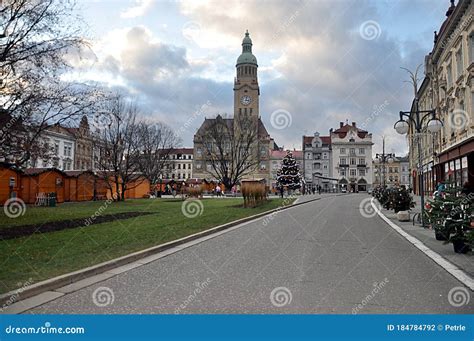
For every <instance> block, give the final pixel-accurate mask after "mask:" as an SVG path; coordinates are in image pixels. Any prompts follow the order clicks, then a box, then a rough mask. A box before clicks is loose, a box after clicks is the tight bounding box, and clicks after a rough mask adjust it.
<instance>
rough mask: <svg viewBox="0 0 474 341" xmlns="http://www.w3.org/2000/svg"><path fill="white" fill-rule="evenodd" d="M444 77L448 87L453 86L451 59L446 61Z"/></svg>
mask: <svg viewBox="0 0 474 341" xmlns="http://www.w3.org/2000/svg"><path fill="white" fill-rule="evenodd" d="M446 73H447V75H446V79H447V83H448V89H450V88H451V86H453V71H452V68H451V61H449V62H448V65H447V66H446Z"/></svg>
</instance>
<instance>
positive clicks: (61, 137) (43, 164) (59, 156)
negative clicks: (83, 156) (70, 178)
mask: <svg viewBox="0 0 474 341" xmlns="http://www.w3.org/2000/svg"><path fill="white" fill-rule="evenodd" d="M39 140H40V141H41V142H40V143H39V145H40V146H41V152H39V153H35V154H34V155H32V157H31V160H30V161H29V162H28V167H33V168H52V167H54V168H57V169H60V170H63V171H69V170H73V169H74V158H75V145H76V138H75V137H74V135H73V134H71V132H70V131H69V130H68V129H67V128H64V127H62V126H61V125H59V124H55V125H52V126H50V127H48V128H47V129H45V130H44V131H43V132H42V134H41V136H40V137H39Z"/></svg>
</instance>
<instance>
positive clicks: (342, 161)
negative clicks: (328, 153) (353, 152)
mask: <svg viewBox="0 0 474 341" xmlns="http://www.w3.org/2000/svg"><path fill="white" fill-rule="evenodd" d="M339 163H340V164H341V165H346V158H345V157H341V158H340V159H339Z"/></svg>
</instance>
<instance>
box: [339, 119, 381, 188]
mask: <svg viewBox="0 0 474 341" xmlns="http://www.w3.org/2000/svg"><path fill="white" fill-rule="evenodd" d="M330 137H331V146H332V176H333V177H334V178H337V179H338V184H339V189H340V190H343V189H346V190H347V191H353V192H363V191H367V190H369V189H371V188H372V178H373V175H372V145H373V143H372V134H369V133H368V132H367V131H365V130H362V129H359V128H357V126H356V123H355V122H352V125H349V124H347V123H346V124H344V123H343V122H340V123H339V129H336V130H334V131H333V130H332V129H331V131H330Z"/></svg>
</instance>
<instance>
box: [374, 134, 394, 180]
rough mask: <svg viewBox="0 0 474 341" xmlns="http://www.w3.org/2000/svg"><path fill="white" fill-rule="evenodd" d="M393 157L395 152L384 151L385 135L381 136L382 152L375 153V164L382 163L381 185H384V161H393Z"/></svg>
mask: <svg viewBox="0 0 474 341" xmlns="http://www.w3.org/2000/svg"><path fill="white" fill-rule="evenodd" d="M394 159H395V154H394V153H387V154H386V153H385V137H382V154H379V153H377V154H375V160H374V162H375V164H377V165H380V164H382V170H381V172H380V173H381V176H382V185H383V186H384V187H385V173H386V167H385V163H389V164H391V163H393V161H394ZM379 170H380V167H379Z"/></svg>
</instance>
